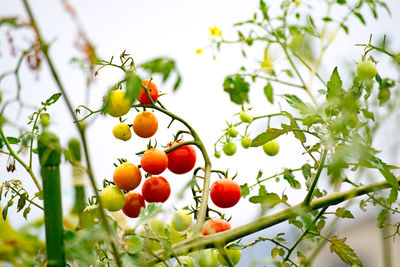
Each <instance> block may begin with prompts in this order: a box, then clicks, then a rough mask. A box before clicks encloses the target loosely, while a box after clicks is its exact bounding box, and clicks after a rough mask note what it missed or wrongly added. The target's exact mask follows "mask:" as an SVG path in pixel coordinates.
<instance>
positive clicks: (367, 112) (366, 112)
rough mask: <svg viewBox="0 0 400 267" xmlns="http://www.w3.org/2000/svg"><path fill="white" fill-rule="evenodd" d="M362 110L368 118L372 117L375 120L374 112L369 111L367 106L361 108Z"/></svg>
mask: <svg viewBox="0 0 400 267" xmlns="http://www.w3.org/2000/svg"><path fill="white" fill-rule="evenodd" d="M361 112H362V113H363V115H364V117H365V118H367V119H371V120H372V121H375V117H374V113H372V112H370V111H368V110H367V109H365V108H362V109H361Z"/></svg>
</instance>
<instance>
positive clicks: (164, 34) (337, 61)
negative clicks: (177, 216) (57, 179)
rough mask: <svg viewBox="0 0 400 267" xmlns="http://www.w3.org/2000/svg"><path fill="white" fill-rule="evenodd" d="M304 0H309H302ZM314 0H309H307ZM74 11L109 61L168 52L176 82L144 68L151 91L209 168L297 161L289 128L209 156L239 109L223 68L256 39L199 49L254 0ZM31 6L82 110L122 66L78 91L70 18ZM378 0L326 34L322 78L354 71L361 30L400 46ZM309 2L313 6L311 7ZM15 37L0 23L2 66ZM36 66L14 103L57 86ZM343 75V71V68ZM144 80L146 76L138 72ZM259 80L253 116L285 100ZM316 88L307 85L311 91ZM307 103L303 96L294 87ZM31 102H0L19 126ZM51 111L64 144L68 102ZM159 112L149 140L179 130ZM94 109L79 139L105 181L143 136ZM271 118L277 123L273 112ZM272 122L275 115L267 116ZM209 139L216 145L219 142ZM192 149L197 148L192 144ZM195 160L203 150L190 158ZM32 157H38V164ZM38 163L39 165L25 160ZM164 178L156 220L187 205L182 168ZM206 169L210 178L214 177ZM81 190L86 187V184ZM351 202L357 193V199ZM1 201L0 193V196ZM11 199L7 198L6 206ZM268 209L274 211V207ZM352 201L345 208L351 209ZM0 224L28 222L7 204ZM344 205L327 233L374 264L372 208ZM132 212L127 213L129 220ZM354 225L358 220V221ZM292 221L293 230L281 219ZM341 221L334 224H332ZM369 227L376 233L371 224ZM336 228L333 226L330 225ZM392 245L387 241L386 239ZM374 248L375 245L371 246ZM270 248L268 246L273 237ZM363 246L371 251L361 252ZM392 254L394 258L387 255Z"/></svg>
mask: <svg viewBox="0 0 400 267" xmlns="http://www.w3.org/2000/svg"><path fill="white" fill-rule="evenodd" d="M302 2H303V3H302V4H304V5H306V4H307V3H308V2H312V1H302ZM314 2H317V1H314ZM69 3H70V4H71V6H72V7H73V8H74V9H75V11H76V14H77V17H78V18H79V22H80V24H79V25H78V26H79V27H78V28H80V29H81V30H84V32H85V34H86V35H87V37H88V38H89V39H90V41H91V42H92V44H94V46H95V50H96V53H97V55H98V57H100V58H102V59H105V60H108V59H110V58H111V57H112V56H114V57H115V58H116V59H118V57H119V55H120V54H121V53H122V52H123V51H126V52H127V53H129V54H130V55H131V56H132V57H133V58H134V60H135V63H136V64H137V65H139V64H140V63H143V62H145V61H147V60H149V59H152V58H155V57H159V56H166V57H170V58H172V59H174V60H175V61H176V63H177V67H178V69H179V71H180V73H181V75H182V77H183V79H182V84H181V87H180V88H179V90H178V91H177V92H172V83H170V82H167V83H164V84H163V83H162V81H161V79H160V78H159V77H154V81H155V83H156V84H157V85H158V88H159V90H161V91H162V93H165V94H166V95H165V96H163V97H161V98H160V100H161V101H162V102H163V104H164V105H165V106H166V107H167V108H169V109H170V110H171V111H172V112H174V113H176V114H178V115H180V116H181V117H182V118H184V119H185V120H187V121H188V122H189V123H190V124H191V125H192V126H193V127H194V128H195V129H196V130H197V132H198V133H199V135H200V137H201V138H202V140H203V142H204V143H205V145H206V147H207V150H208V153H209V154H210V156H211V157H212V162H213V168H214V169H222V170H226V169H228V168H229V170H230V172H231V173H232V174H234V173H236V172H237V173H238V176H237V181H238V183H239V184H243V183H249V184H252V183H254V182H255V178H256V176H257V173H258V170H259V169H262V170H263V171H264V173H265V175H267V174H269V175H273V174H275V173H278V172H281V171H282V170H283V168H285V167H289V168H296V167H298V166H299V160H301V162H305V161H307V160H308V159H307V157H305V156H303V155H302V154H301V151H302V148H301V146H300V145H299V144H298V142H297V141H296V140H295V139H294V138H293V137H292V136H291V135H287V136H281V137H279V142H280V145H281V150H280V153H279V154H278V155H277V156H276V157H268V156H266V155H265V154H264V152H263V151H262V149H261V148H254V149H250V150H244V149H242V148H241V147H240V145H239V143H237V144H238V152H237V153H236V154H235V155H234V156H233V157H229V158H228V157H227V156H224V155H223V156H222V157H221V158H220V159H216V158H215V157H213V156H212V155H213V154H214V148H213V146H214V143H215V142H216V141H217V139H218V138H219V137H220V136H221V135H222V134H223V130H224V129H225V128H226V127H227V124H226V122H238V121H239V118H238V116H237V115H235V114H237V113H238V112H240V107H239V106H237V105H235V104H233V103H231V102H230V101H229V96H228V94H226V93H225V92H224V91H223V88H222V83H223V80H224V78H225V76H226V75H229V74H231V73H235V72H237V71H238V70H239V68H240V66H242V65H246V66H249V69H252V68H253V69H255V68H258V66H259V64H260V62H261V61H262V60H263V52H264V47H262V46H259V47H257V46H255V47H254V48H252V49H251V52H249V53H248V57H247V59H243V57H242V55H241V53H240V45H222V49H221V52H216V51H213V50H212V49H210V48H209V47H208V45H209V42H210V41H209V36H210V28H211V27H214V26H216V27H218V28H219V29H220V30H221V31H222V36H223V37H224V38H225V39H234V38H235V37H236V35H237V34H236V31H235V30H234V29H233V27H232V25H233V24H234V23H236V22H238V21H243V20H246V19H249V18H251V17H252V16H253V13H254V12H255V11H256V10H257V7H258V4H259V1H254V0H251V1H239V0H229V1H228V0H220V1H210V0H205V1H201V2H198V1H197V2H195V1H178V0H171V1H161V0H149V1H122V0H117V1H105V0H96V1H94V0H84V1H78V0H74V1H69ZM31 5H32V8H33V12H34V14H35V15H36V18H37V23H38V24H39V27H40V29H41V32H42V34H43V36H44V37H45V39H46V40H47V41H48V42H50V43H51V48H50V54H51V56H52V58H53V59H54V61H55V65H56V68H57V70H58V71H59V73H60V74H61V79H62V83H63V84H64V85H65V87H66V88H67V93H68V96H69V97H70V99H72V102H73V106H74V107H77V106H78V105H80V104H85V105H86V106H88V107H90V108H92V109H94V110H95V109H99V108H101V106H102V97H103V96H104V95H105V93H106V92H107V90H108V88H109V87H110V86H112V85H113V84H114V83H115V82H116V81H118V80H119V79H121V78H122V72H120V71H119V70H117V69H112V68H105V69H103V70H102V71H101V72H100V73H99V75H98V76H97V77H93V76H92V77H90V78H91V79H93V81H92V83H91V84H90V86H89V91H88V89H87V76H86V73H84V72H82V71H81V69H80V67H79V64H77V63H76V62H75V63H74V62H73V61H72V59H73V58H82V57H84V54H83V51H82V46H81V45H80V41H81V40H80V39H79V34H78V30H77V29H78V28H77V25H76V24H75V23H76V21H75V22H74V20H72V18H71V16H70V15H69V14H68V13H67V12H66V10H65V5H63V3H62V1H50V0H46V1H45V0H43V1H31ZM388 6H389V8H390V10H391V12H392V16H389V15H388V14H387V13H386V12H385V11H384V10H383V9H381V10H379V12H378V14H379V20H378V21H376V20H373V18H372V15H370V16H369V17H365V19H366V21H367V26H366V27H365V26H363V25H362V24H361V23H360V22H359V20H357V19H356V18H352V19H350V21H349V24H350V25H351V26H352V28H351V29H350V34H349V35H346V34H344V33H343V32H340V33H339V34H338V36H336V40H335V42H334V43H333V45H332V46H331V47H330V49H328V51H327V54H326V58H325V61H324V64H323V66H322V68H321V74H322V77H323V78H324V79H328V78H329V76H330V73H331V71H332V69H333V68H334V67H335V66H340V69H339V72H340V74H341V77H342V79H343V80H344V84H345V85H349V84H350V83H351V73H352V72H354V70H355V62H356V61H360V59H361V54H362V52H363V51H362V48H361V47H357V46H355V44H357V43H367V42H368V40H369V36H370V34H372V35H373V36H374V38H376V39H379V38H382V37H383V35H384V34H387V36H388V44H389V47H393V48H395V51H397V52H398V51H399V49H398V48H399V47H400V46H399V44H400V35H399V31H398V26H399V25H400V16H398V13H399V11H400V2H399V1H388ZM314 11H315V12H318V5H317V6H316V8H315V9H314ZM13 16H17V17H20V18H21V19H22V20H26V19H27V15H26V13H25V10H24V8H23V6H22V4H21V2H20V1H7V0H0V17H13ZM10 37H11V38H12V39H13V42H14V45H15V46H16V47H17V48H18V49H23V48H24V47H26V46H27V45H29V43H30V40H31V39H32V38H33V35H32V34H31V33H30V32H28V31H24V30H19V31H18V32H16V31H11V30H10V28H8V27H1V28H0V73H3V72H5V71H9V70H12V69H13V68H14V67H15V65H16V63H17V62H16V60H17V58H16V57H15V56H13V53H12V51H11V47H10V44H9V38H10ZM197 49H202V50H203V53H200V54H197V53H196V50H197ZM272 56H273V57H274V58H276V59H279V57H282V56H283V55H280V54H279V53H278V52H277V53H276V54H273V55H272ZM378 61H379V63H378V64H377V69H378V72H382V73H385V74H386V73H387V74H388V75H389V76H390V75H392V76H393V78H395V79H398V76H397V75H398V73H396V72H392V70H393V68H389V67H387V66H386V65H388V64H390V62H389V61H388V59H387V58H384V57H382V58H380V57H379V58H378ZM43 63H44V64H42V67H41V70H40V71H39V72H32V71H30V70H29V67H28V66H27V65H26V64H25V63H23V65H22V67H21V71H20V72H21V77H22V79H21V85H22V88H23V89H22V90H23V91H22V101H23V102H25V103H29V104H30V106H33V107H36V108H37V107H39V105H40V102H41V101H43V100H45V99H47V98H48V97H50V96H51V95H52V94H53V93H56V92H57V88H56V86H55V84H54V81H53V79H52V77H51V76H50V74H49V70H48V66H47V64H46V63H45V62H43ZM346 75H347V76H346ZM142 78H149V77H142ZM263 87H264V84H257V83H256V84H255V85H254V86H253V87H252V90H251V91H252V93H251V95H250V105H247V106H246V107H249V108H250V107H251V108H253V113H254V114H255V115H263V114H268V113H272V112H276V111H279V109H280V108H283V109H285V108H288V107H287V106H285V105H286V104H285V103H282V102H283V101H280V100H279V99H280V98H279V95H280V94H282V93H284V92H288V91H289V90H292V89H288V88H285V87H282V91H280V89H279V88H277V87H276V88H275V94H276V99H277V100H278V101H276V102H275V104H274V105H271V104H270V103H269V102H268V101H267V99H266V98H265V96H264V94H263V90H262V88H263ZM318 89H321V88H318V87H317V86H316V87H315V88H314V91H317V90H318ZM0 90H1V91H2V93H3V99H7V98H12V97H14V95H15V92H16V83H15V80H14V79H13V78H7V79H5V80H4V81H3V82H2V84H1V88H0ZM304 99H305V101H310V100H309V99H307V96H306V95H304ZM34 110H35V109H30V108H22V109H21V108H20V106H19V105H18V104H17V103H15V104H12V105H10V106H8V107H7V110H6V114H9V118H8V119H12V120H13V121H14V122H15V123H16V124H17V125H19V126H24V125H25V124H26V123H27V122H28V116H29V115H30V114H32V113H33V111H34ZM49 113H50V114H51V123H52V124H51V126H50V129H51V130H52V131H54V132H56V133H57V134H58V136H59V137H60V139H61V142H62V145H63V146H66V145H67V142H68V140H69V138H71V137H73V136H76V137H77V136H78V134H77V131H76V129H75V128H74V127H72V125H73V122H72V119H71V117H70V115H69V114H68V113H67V112H66V106H65V103H64V102H63V100H62V99H61V100H60V101H59V102H57V103H56V104H55V105H54V106H51V108H50V109H49ZM134 115H135V111H134V110H132V111H130V113H128V114H127V115H126V116H125V117H126V118H127V119H128V123H131V122H132V121H133V118H134ZM156 115H157V117H158V120H159V123H160V125H159V131H158V132H157V134H156V135H155V136H154V138H156V139H157V142H158V144H160V145H166V144H167V143H168V142H169V141H171V140H172V138H173V134H174V133H175V132H176V130H179V129H182V126H180V125H178V124H177V123H174V124H173V125H172V127H171V128H170V129H166V126H167V125H168V123H169V122H170V121H169V119H168V118H167V117H163V116H162V115H161V114H160V115H158V114H156ZM95 116H96V117H97V118H96V119H95V120H93V121H92V123H91V124H90V125H89V128H88V141H89V149H90V153H91V154H90V156H91V160H92V165H93V168H94V174H95V177H96V179H97V182H98V185H99V186H100V185H101V183H102V180H103V179H109V180H111V179H112V173H113V171H114V166H113V163H116V162H117V158H126V159H128V161H130V162H133V163H135V164H138V163H139V161H140V158H139V157H138V156H136V155H135V153H136V152H138V151H142V150H144V149H145V147H146V145H147V142H148V141H147V140H143V139H140V138H139V137H136V136H133V137H132V139H131V140H129V141H128V142H123V141H120V140H117V139H115V138H114V137H113V134H112V128H113V127H114V125H115V124H117V123H118V119H116V118H112V117H110V116H100V115H99V114H96V115H95ZM272 123H273V124H274V123H276V124H277V125H279V123H280V122H279V121H276V122H274V121H273V122H272ZM398 123H399V112H397V113H395V114H393V116H392V117H390V118H389V119H388V120H387V121H386V122H385V123H384V125H383V126H382V130H381V131H380V132H378V138H377V142H376V144H374V146H375V147H377V148H378V149H379V150H382V152H381V154H380V155H381V158H382V159H384V160H386V161H387V162H388V163H389V164H393V165H399V164H400V162H399V157H398V154H399V153H397V151H398V143H399V140H398V133H397V131H398V125H399V124H398ZM272 126H273V125H272ZM265 128H266V121H265V122H260V123H256V124H255V125H254V126H253V127H252V128H251V129H250V132H251V134H252V135H251V136H252V137H254V136H255V135H256V134H257V133H259V132H261V131H264V130H265ZM5 131H6V134H7V135H8V136H11V135H13V134H18V131H17V130H16V129H15V128H10V127H6V128H5ZM219 149H221V148H220V147H219ZM198 154H199V153H198ZM198 158H199V159H198V164H197V165H201V164H202V160H201V159H200V157H198ZM7 160H8V157H6V156H5V155H0V182H2V181H4V180H9V179H12V178H15V177H18V179H20V180H22V182H23V184H24V186H25V187H27V188H32V189H33V188H34V185H33V183H32V182H31V180H30V179H29V177H28V175H27V174H26V173H25V172H24V170H23V168H22V166H20V165H18V164H17V166H16V167H17V170H16V172H14V173H9V172H7V171H6V168H5V165H6V163H7ZM35 166H38V164H37V162H36V165H35ZM61 169H62V171H63V172H62V174H61V175H62V190H63V191H62V194H63V205H64V206H63V207H64V213H66V212H68V211H69V210H70V208H71V206H72V204H73V187H72V185H71V179H70V177H71V170H70V166H69V165H67V164H65V166H61ZM34 171H35V172H37V173H39V169H38V167H37V169H35V170H34ZM164 177H166V178H167V179H168V180H169V181H170V183H171V186H172V194H171V196H172V197H171V198H170V199H169V200H168V201H167V202H166V203H165V204H163V208H164V210H165V212H164V213H163V215H162V216H160V218H161V219H169V218H170V216H171V214H172V211H173V207H175V208H182V207H183V206H185V205H187V204H188V203H190V200H191V194H190V192H189V191H187V193H186V194H185V195H184V197H183V199H178V198H177V197H176V194H177V193H178V192H179V191H180V190H181V189H182V188H183V187H184V186H185V185H186V183H187V182H188V181H189V179H190V178H191V175H181V176H178V175H174V174H172V173H169V172H168V171H167V172H166V173H164ZM214 179H215V177H214ZM267 187H268V190H269V191H273V192H276V193H277V194H278V195H280V194H281V193H282V192H285V193H286V194H287V195H289V196H291V198H290V202H291V203H295V202H296V201H299V200H301V199H303V198H304V195H305V193H304V191H302V190H293V189H290V188H289V186H286V185H285V186H283V185H282V183H281V184H277V183H275V182H274V181H271V182H270V183H268V184H267ZM87 193H88V194H89V195H91V194H92V193H91V192H90V191H89V190H88V191H87ZM354 202H355V203H357V204H356V205H355V206H357V205H358V201H357V200H355V201H354ZM0 204H1V205H4V203H3V202H0ZM249 205H252V204H250V203H248V201H247V200H242V201H240V203H239V204H238V205H237V206H235V207H234V208H231V209H227V210H226V214H227V215H231V216H232V220H231V224H232V226H233V227H235V226H238V225H240V224H243V223H246V222H249V221H251V220H252V219H254V218H256V217H257V216H259V215H260V210H258V209H255V208H250V209H249V208H248V207H249ZM12 209H14V207H13V208H12ZM274 209H276V210H278V209H279V206H278V207H277V208H274ZM352 211H353V209H352ZM9 214H10V216H9V217H8V220H9V222H10V223H11V225H12V226H15V227H17V228H18V227H21V226H23V225H24V224H25V223H26V222H25V220H24V218H23V217H22V215H21V214H15V210H10V211H9ZM353 214H354V215H355V217H356V218H360V217H361V218H363V221H364V223H361V222H362V221H360V220H357V222H358V224H357V225H355V224H354V223H352V221H351V220H347V221H343V223H340V224H339V225H338V229H339V230H336V231H339V232H340V231H343V233H346V234H343V235H346V236H348V239H347V241H348V243H349V245H350V246H351V247H353V248H354V249H355V251H356V252H359V251H360V253H359V256H360V258H361V259H362V260H363V262H364V263H365V266H382V265H381V263H382V260H381V249H380V248H379V247H380V243H379V242H381V240H382V238H380V235H381V233H380V231H379V230H378V229H377V228H376V227H375V224H376V223H375V218H376V216H377V212H375V211H374V210H373V209H370V210H369V211H368V213H363V212H361V211H360V210H359V209H358V208H357V207H356V208H355V209H354V211H353ZM40 216H41V212H40V211H39V210H35V209H34V208H32V212H31V213H30V214H29V217H28V219H29V220H31V219H34V218H38V217H40ZM130 220H133V219H128V221H127V222H126V223H127V224H130V223H131V221H130ZM360 223H361V225H360ZM287 227H288V226H287V225H285V224H281V225H278V226H275V227H272V228H270V229H267V230H265V231H263V232H262V233H256V234H255V235H254V236H252V237H248V238H246V239H245V240H244V241H250V240H251V239H254V237H255V236H260V235H262V236H267V237H271V238H272V237H273V236H275V234H276V233H278V232H286V229H287ZM291 229H292V228H291ZM341 229H343V230H341ZM374 231H375V232H376V233H375V232H374ZM288 234H292V236H291V237H290V236H287V237H288V239H291V238H292V239H293V240H295V239H296V237H297V236H298V235H299V234H300V232H299V231H298V230H293V229H292V232H289V233H288ZM339 236H340V234H339ZM390 244H392V243H390ZM265 246H266V244H265V243H263V244H259V245H256V246H254V247H251V248H249V249H247V250H245V251H244V253H246V254H244V255H249V257H246V256H244V257H243V258H242V261H241V262H240V264H239V265H240V266H256V265H257V266H267V265H268V263H267V262H259V263H257V262H256V261H254V259H263V258H267V257H268V256H269V254H268V251H269V248H268V250H265ZM374 246H376V247H374ZM396 246H397V247H393V248H392V251H393V252H394V251H400V247H399V240H397V243H396ZM270 248H272V245H271V247H270ZM325 249H327V251H324V252H322V253H321V256H320V258H321V259H323V261H324V263H322V262H320V263H318V264H317V262H316V265H315V266H342V265H340V264H341V263H340V259H338V258H337V256H336V255H332V256H331V254H330V252H329V251H328V247H325ZM371 251H373V253H371ZM392 254H393V257H397V259H394V258H393V265H392V266H400V265H399V264H398V263H399V262H400V258H399V257H400V254H399V253H392ZM328 257H332V263H328V262H329V260H327V259H328ZM396 263H397V265H396Z"/></svg>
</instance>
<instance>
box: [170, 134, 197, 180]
mask: <svg viewBox="0 0 400 267" xmlns="http://www.w3.org/2000/svg"><path fill="white" fill-rule="evenodd" d="M179 143H180V142H179V141H178V142H175V143H170V144H169V145H168V147H173V146H174V145H177V144H179ZM167 156H168V169H169V170H170V171H171V172H173V173H175V174H184V173H187V172H189V171H190V170H192V169H193V167H194V165H195V164H196V151H195V150H194V148H193V147H192V146H190V145H186V146H181V147H178V148H177V149H174V150H172V151H171V152H169V153H168V154H167Z"/></svg>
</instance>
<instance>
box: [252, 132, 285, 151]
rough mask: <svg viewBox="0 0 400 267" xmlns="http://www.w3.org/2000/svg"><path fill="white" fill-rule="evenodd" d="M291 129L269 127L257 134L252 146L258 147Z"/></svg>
mask: <svg viewBox="0 0 400 267" xmlns="http://www.w3.org/2000/svg"><path fill="white" fill-rule="evenodd" d="M289 130H290V129H285V130H281V129H276V128H269V129H268V130H267V131H266V132H264V133H261V134H259V135H257V136H256V137H255V138H254V139H253V140H252V141H251V147H258V146H262V145H263V144H265V143H267V142H269V141H271V140H274V139H275V138H277V137H278V136H281V135H282V134H285V133H287V132H288V131H289Z"/></svg>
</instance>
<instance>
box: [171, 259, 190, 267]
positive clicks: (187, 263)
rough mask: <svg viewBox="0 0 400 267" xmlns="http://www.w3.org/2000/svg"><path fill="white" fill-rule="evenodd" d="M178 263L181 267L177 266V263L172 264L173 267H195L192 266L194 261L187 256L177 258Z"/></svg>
mask: <svg viewBox="0 0 400 267" xmlns="http://www.w3.org/2000/svg"><path fill="white" fill-rule="evenodd" d="M179 261H180V262H181V263H182V265H181V264H179V262H178V261H176V262H175V263H174V265H173V267H181V266H185V267H194V266H195V265H194V260H193V259H192V258H191V257H189V256H180V257H179Z"/></svg>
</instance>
